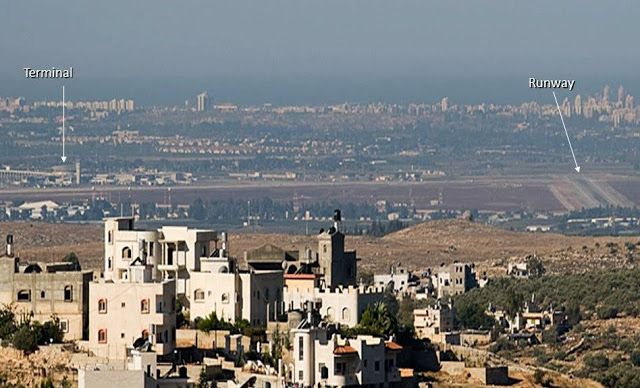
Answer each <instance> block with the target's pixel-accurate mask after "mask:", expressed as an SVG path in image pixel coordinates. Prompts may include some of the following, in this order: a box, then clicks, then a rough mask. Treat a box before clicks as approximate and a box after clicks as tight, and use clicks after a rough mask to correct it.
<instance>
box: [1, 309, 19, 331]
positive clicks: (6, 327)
mask: <svg viewBox="0 0 640 388" xmlns="http://www.w3.org/2000/svg"><path fill="white" fill-rule="evenodd" d="M15 331H16V313H15V312H14V311H13V309H12V308H11V306H7V305H4V306H2V307H1V308H0V338H1V339H9V338H10V337H11V335H12V334H13V333H14V332H15Z"/></svg>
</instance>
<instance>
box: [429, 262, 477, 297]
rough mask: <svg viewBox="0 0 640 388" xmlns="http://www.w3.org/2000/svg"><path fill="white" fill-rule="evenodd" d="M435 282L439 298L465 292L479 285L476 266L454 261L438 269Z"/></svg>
mask: <svg viewBox="0 0 640 388" xmlns="http://www.w3.org/2000/svg"><path fill="white" fill-rule="evenodd" d="M436 278H437V279H436V280H437V281H435V282H434V284H436V285H437V286H436V287H437V290H438V298H443V297H446V296H455V295H460V294H464V293H465V292H467V291H469V290H471V289H472V288H476V287H478V280H477V278H476V271H475V266H474V265H473V264H469V263H459V262H454V263H451V264H449V265H443V266H441V267H440V268H439V269H438V273H437V275H436Z"/></svg>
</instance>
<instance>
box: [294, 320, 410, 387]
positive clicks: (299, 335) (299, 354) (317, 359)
mask: <svg viewBox="0 0 640 388" xmlns="http://www.w3.org/2000/svg"><path fill="white" fill-rule="evenodd" d="M292 335H293V354H292V356H293V371H292V374H293V375H292V376H291V381H292V382H293V383H296V384H298V385H299V386H301V387H315V386H328V387H351V386H353V387H355V386H359V387H395V386H399V384H400V382H401V377H400V371H399V369H398V367H397V363H396V357H397V353H398V352H399V351H400V350H402V347H401V346H400V345H398V344H396V343H395V342H393V341H385V340H384V339H382V338H378V337H373V336H368V335H359V336H357V337H355V338H343V337H341V336H340V335H339V334H337V333H332V331H331V329H330V328H327V327H326V326H325V327H323V326H322V325H318V324H317V322H314V318H313V317H311V316H309V317H308V318H307V319H305V320H303V321H302V322H301V323H300V325H299V326H298V327H297V328H296V329H294V330H292Z"/></svg>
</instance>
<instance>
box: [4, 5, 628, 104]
mask: <svg viewBox="0 0 640 388" xmlns="http://www.w3.org/2000/svg"><path fill="white" fill-rule="evenodd" d="M638 20H640V4H638V3H637V2H634V1H629V0H622V1H616V2H603V1H600V0H581V1H578V0H571V1H562V0H560V1H558V0H556V1H551V0H541V1H516V0H494V1H492V0H486V1H481V0H460V1H450V0H445V1H430V0H396V1H392V0H386V1H381V0H315V1H306V0H268V1H263V0H254V1H246V0H229V1H216V0H208V1H195V0H184V1H176V0H171V1H170V0H136V1H130V0H111V1H100V2H98V1H88V0H65V1H56V2H53V1H46V0H40V1H35V0H20V1H10V0H2V1H0V95H3V94H6V93H5V92H3V89H5V90H6V91H7V92H14V93H15V92H19V91H21V90H24V91H28V90H30V89H33V90H39V92H43V90H44V89H45V88H46V84H44V86H42V83H38V84H35V83H34V82H31V81H26V80H25V79H24V72H23V70H22V69H23V68H24V67H33V68H48V67H51V66H56V67H65V66H73V67H74V70H75V79H74V80H73V82H76V83H77V84H78V90H81V89H82V88H84V89H85V90H84V92H83V93H87V90H86V89H89V88H90V87H95V88H98V89H100V88H102V89H101V90H102V92H109V93H110V92H113V93H115V92H116V91H111V90H109V83H110V82H112V84H113V85H119V86H118V87H119V88H121V89H122V90H125V91H126V92H127V93H133V94H135V93H140V94H143V93H142V91H141V89H145V88H146V89H147V93H148V94H153V93H165V94H166V93H170V90H179V92H177V94H180V95H182V94H189V93H191V91H192V89H194V90H197V89H198V85H199V84H200V85H202V88H208V87H211V88H213V89H217V91H221V93H222V91H227V92H226V93H227V94H229V96H228V97H229V98H233V97H234V93H236V94H237V95H238V96H239V95H241V94H242V95H250V94H251V93H252V90H255V93H257V94H260V93H264V94H265V96H263V97H261V98H267V97H268V96H269V92H268V91H269V90H276V89H280V92H283V91H284V92H286V90H290V91H291V95H292V96H295V95H296V93H294V92H293V89H296V88H298V89H308V88H319V89H318V90H319V92H318V93H319V94H320V95H319V96H318V97H321V96H322V95H324V94H326V96H327V98H329V96H330V95H331V94H332V91H331V90H329V89H332V90H334V92H335V93H334V94H336V96H335V97H340V96H342V95H344V97H352V96H351V94H353V97H358V93H357V92H354V91H353V90H351V89H358V88H359V89H363V90H365V91H366V90H369V89H372V90H376V91H375V92H371V91H367V92H363V93H369V94H373V95H375V97H379V96H382V95H384V90H385V89H393V90H395V92H397V93H398V95H399V96H402V94H403V91H402V90H403V88H404V86H403V85H406V89H407V90H409V89H411V86H412V85H414V86H415V85H421V82H423V85H424V87H425V88H429V87H432V88H435V89H437V90H438V92H440V89H441V88H442V89H444V91H446V85H444V84H446V83H447V82H448V81H447V80H451V81H453V82H454V83H455V82H457V84H458V85H457V86H456V87H460V88H462V87H464V84H468V85H471V86H469V89H472V88H475V87H476V86H477V84H478V83H480V84H482V85H485V86H486V87H490V85H492V84H493V83H495V82H500V80H504V79H509V80H510V81H509V82H512V83H513V85H512V86H511V88H513V89H514V93H515V89H516V88H518V87H519V86H517V85H520V83H519V82H520V81H521V82H522V85H525V86H526V78H527V77H529V76H537V77H540V78H565V77H568V78H573V79H577V85H578V88H579V86H580V84H581V79H584V80H587V79H591V80H593V79H598V82H599V81H600V80H601V79H605V80H606V79H608V78H611V79H615V80H627V79H635V77H636V75H637V73H636V71H637V70H636V69H637V68H639V67H638V64H640V50H638V49H637V46H638V41H637V39H638V37H639V36H640V23H638V22H637V21H638ZM309 80H315V81H314V83H312V82H309ZM514 80H517V81H514ZM305 82H306V83H305ZM154 83H155V84H156V85H155V87H156V88H157V89H158V90H157V91H154V90H155V89H154ZM474 83H475V84H474ZM436 84H437V85H440V84H443V85H440V86H437V87H436V86H435V85H436ZM3 85H4V87H3ZM98 85H100V86H98ZM185 85H190V86H189V87H186V86H185ZM340 85H351V86H349V87H345V88H344V89H345V90H341V88H340ZM376 85H378V86H376ZM474 85H475V86H474ZM114 87H115V86H114ZM134 89H135V90H134ZM183 89H184V90H183ZM323 89H326V90H324V91H323ZM396 89H399V91H398V90H396ZM454 89H455V88H454ZM136 90H137V92H136ZM238 90H241V91H242V93H240V92H238ZM507 90H510V89H507ZM578 90H579V89H578ZM280 92H279V93H280ZM639 92H640V91H639ZM34 93H36V92H34ZM273 93H276V92H273ZM300 93H301V91H300V90H299V91H298V94H300ZM214 94H215V93H214ZM302 94H304V93H302ZM302 94H301V95H302ZM306 94H313V93H310V92H308V91H307V92H306ZM413 94H415V92H409V91H408V92H407V93H406V95H407V97H411V96H413ZM418 94H419V93H418ZM225 97H227V96H225ZM235 97H237V96H235ZM176 98H177V97H176ZM301 98H302V97H301Z"/></svg>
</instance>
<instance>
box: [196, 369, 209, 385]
mask: <svg viewBox="0 0 640 388" xmlns="http://www.w3.org/2000/svg"><path fill="white" fill-rule="evenodd" d="M208 386H209V377H208V376H207V370H206V369H205V368H204V367H202V369H200V376H199V377H198V385H197V387H198V388H207V387H208Z"/></svg>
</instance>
